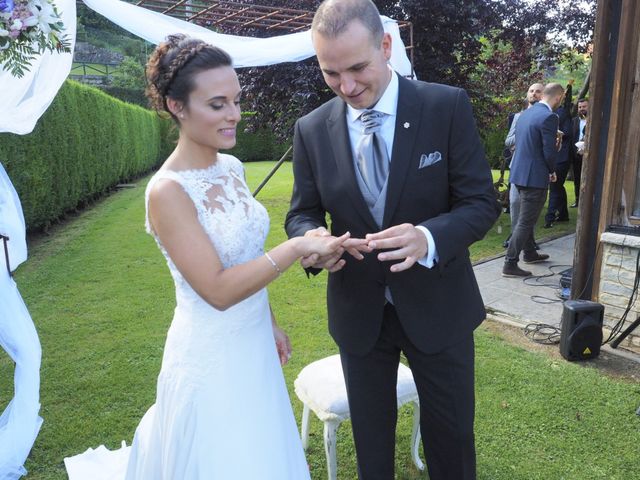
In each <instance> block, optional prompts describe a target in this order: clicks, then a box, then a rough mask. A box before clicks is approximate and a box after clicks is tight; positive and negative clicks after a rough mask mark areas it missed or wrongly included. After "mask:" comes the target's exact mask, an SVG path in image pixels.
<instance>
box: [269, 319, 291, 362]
mask: <svg viewBox="0 0 640 480" xmlns="http://www.w3.org/2000/svg"><path fill="white" fill-rule="evenodd" d="M272 326H273V338H274V339H275V341H276V349H277V350H278V357H280V365H286V364H287V362H288V361H289V359H290V358H291V342H290V341H289V337H288V336H287V334H286V333H284V331H283V330H282V329H281V328H280V327H279V326H278V325H276V324H275V323H273V324H272Z"/></svg>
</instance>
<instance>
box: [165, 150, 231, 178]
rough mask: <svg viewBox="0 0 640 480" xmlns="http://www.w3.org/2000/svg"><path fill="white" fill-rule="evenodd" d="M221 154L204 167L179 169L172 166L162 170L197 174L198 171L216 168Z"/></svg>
mask: <svg viewBox="0 0 640 480" xmlns="http://www.w3.org/2000/svg"><path fill="white" fill-rule="evenodd" d="M222 158H223V157H222V155H220V154H219V155H218V159H217V160H216V161H215V162H213V163H212V164H211V165H208V166H206V167H195V168H185V169H181V170H174V169H172V168H165V169H164V170H165V171H167V172H173V173H177V174H178V175H184V174H190V173H191V174H198V173H207V172H209V171H211V170H215V169H217V168H220V163H221V162H222Z"/></svg>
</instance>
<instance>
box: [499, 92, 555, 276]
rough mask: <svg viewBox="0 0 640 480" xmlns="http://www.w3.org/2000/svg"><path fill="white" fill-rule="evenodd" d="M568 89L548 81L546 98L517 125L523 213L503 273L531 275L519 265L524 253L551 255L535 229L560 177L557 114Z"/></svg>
mask: <svg viewBox="0 0 640 480" xmlns="http://www.w3.org/2000/svg"><path fill="white" fill-rule="evenodd" d="M563 96H564V90H563V88H562V86H561V85H560V84H558V83H550V84H548V85H547V86H546V87H545V88H544V91H543V93H542V100H540V101H539V102H538V103H536V104H535V105H534V106H533V107H531V108H529V109H527V110H526V111H524V112H522V114H521V115H520V118H519V119H518V124H517V125H516V146H515V152H514V155H513V160H512V161H511V176H510V182H511V183H512V184H514V185H515V186H516V187H517V189H518V193H519V195H520V212H519V214H518V218H517V221H516V225H515V227H514V229H513V235H512V237H511V241H510V242H509V247H508V248H507V254H506V256H505V263H504V267H503V270H502V275H503V276H505V277H527V276H529V275H531V272H529V271H527V270H523V269H521V268H520V267H519V266H518V260H519V258H520V252H524V255H523V257H524V262H525V263H537V262H541V261H544V260H546V259H548V258H549V255H546V254H539V253H538V252H536V250H535V246H534V243H533V230H534V228H535V225H536V222H537V220H538V217H539V216H540V212H541V211H542V208H543V207H544V202H545V200H546V197H547V188H548V187H549V182H550V181H551V182H554V181H555V180H556V174H555V168H556V157H557V154H558V148H557V146H558V142H557V140H558V116H557V115H556V114H555V113H553V110H554V109H556V108H557V107H558V106H559V105H560V104H561V103H562V98H563Z"/></svg>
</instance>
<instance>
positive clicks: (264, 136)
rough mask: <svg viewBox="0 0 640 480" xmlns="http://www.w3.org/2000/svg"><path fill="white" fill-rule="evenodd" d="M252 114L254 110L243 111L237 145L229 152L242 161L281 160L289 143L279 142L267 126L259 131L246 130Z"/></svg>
mask: <svg viewBox="0 0 640 480" xmlns="http://www.w3.org/2000/svg"><path fill="white" fill-rule="evenodd" d="M252 115H253V113H252V112H243V114H242V120H241V121H240V124H239V125H238V132H237V137H236V139H237V143H236V146H235V147H233V148H232V149H231V150H229V153H230V154H231V155H234V156H236V157H238V160H240V161H241V162H260V161H265V160H279V159H280V157H281V156H282V155H283V154H284V152H285V151H286V150H287V148H289V145H287V144H286V143H278V142H277V141H276V137H275V135H274V134H273V132H272V131H271V130H269V129H266V128H262V129H259V130H258V131H257V132H248V131H246V128H247V119H249V118H250V117H251V116H252Z"/></svg>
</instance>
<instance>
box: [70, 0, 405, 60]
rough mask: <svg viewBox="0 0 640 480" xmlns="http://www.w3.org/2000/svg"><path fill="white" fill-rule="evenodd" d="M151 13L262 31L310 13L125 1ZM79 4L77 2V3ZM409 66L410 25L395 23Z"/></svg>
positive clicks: (167, 0)
mask: <svg viewBox="0 0 640 480" xmlns="http://www.w3.org/2000/svg"><path fill="white" fill-rule="evenodd" d="M126 1H128V2H129V3H133V4H135V5H137V6H139V7H143V8H146V9H147V10H151V11H154V12H159V13H162V14H165V15H170V16H172V17H176V18H179V19H181V20H185V21H188V22H193V23H196V24H198V25H201V26H203V27H207V28H216V27H223V26H231V27H235V28H240V29H242V28H257V29H262V30H266V31H270V30H282V31H286V32H298V31H301V30H306V29H309V28H311V22H312V20H313V15H314V12H313V11H310V10H298V9H294V8H284V7H272V6H265V5H253V4H250V3H239V2H234V1H227V0H126ZM79 3H80V0H79ZM398 26H399V28H400V32H401V33H404V36H405V45H406V48H407V50H408V51H409V58H410V60H411V65H413V24H412V23H411V22H407V21H398Z"/></svg>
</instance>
